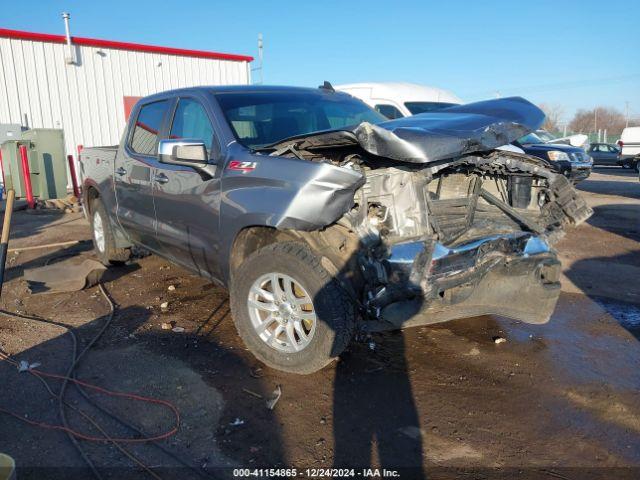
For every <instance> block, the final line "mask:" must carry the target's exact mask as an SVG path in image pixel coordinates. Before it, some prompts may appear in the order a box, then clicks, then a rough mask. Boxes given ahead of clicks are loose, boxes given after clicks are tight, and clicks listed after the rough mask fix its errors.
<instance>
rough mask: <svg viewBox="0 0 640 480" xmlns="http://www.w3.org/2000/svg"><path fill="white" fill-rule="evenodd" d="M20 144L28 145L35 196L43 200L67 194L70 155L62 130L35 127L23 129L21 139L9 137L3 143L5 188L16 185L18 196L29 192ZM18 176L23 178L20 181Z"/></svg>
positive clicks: (23, 195) (62, 196) (20, 196)
mask: <svg viewBox="0 0 640 480" xmlns="http://www.w3.org/2000/svg"><path fill="white" fill-rule="evenodd" d="M20 145H25V146H26V147H27V152H28V157H29V170H30V171H31V188H32V190H33V196H34V197H36V198H39V199H41V200H49V199H52V198H64V197H66V196H67V159H66V156H65V153H64V137H63V134H62V130H58V129H54V128H33V129H31V130H27V131H25V132H22V138H21V139H20V140H9V141H7V142H4V143H3V144H2V159H3V163H4V168H5V182H6V185H5V188H6V189H9V188H11V187H13V188H14V189H15V191H16V196H17V197H19V198H22V197H25V196H26V192H25V190H24V180H23V179H22V162H21V159H20V152H19V147H20ZM5 159H8V161H7V160H5ZM17 178H19V179H20V181H19V182H18V181H16V179H17Z"/></svg>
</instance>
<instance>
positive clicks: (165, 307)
mask: <svg viewBox="0 0 640 480" xmlns="http://www.w3.org/2000/svg"><path fill="white" fill-rule="evenodd" d="M160 310H162V311H163V312H166V311H167V310H169V302H162V303H161V304H160Z"/></svg>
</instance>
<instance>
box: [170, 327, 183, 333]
mask: <svg viewBox="0 0 640 480" xmlns="http://www.w3.org/2000/svg"><path fill="white" fill-rule="evenodd" d="M171 331H172V332H173V333H184V327H173V328H172V329H171Z"/></svg>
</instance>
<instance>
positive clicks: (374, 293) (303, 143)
mask: <svg viewBox="0 0 640 480" xmlns="http://www.w3.org/2000/svg"><path fill="white" fill-rule="evenodd" d="M543 118H544V117H543V114H542V113H541V112H540V111H539V109H537V107H535V106H533V105H532V104H530V103H528V102H526V101H525V100H522V99H501V100H495V101H488V102H480V103H478V104H471V105H466V106H460V107H453V108H451V109H446V110H444V111H442V112H438V113H435V114H424V115H418V116H416V117H410V118H405V119H401V121H395V120H394V121H391V122H385V123H383V124H379V125H368V124H361V125H359V126H358V127H357V128H356V129H354V130H353V131H351V132H330V133H324V134H316V135H311V136H307V137H305V138H299V139H293V140H290V141H287V142H283V144H282V145H279V146H278V149H277V151H276V152H275V153H276V154H277V155H284V156H287V155H292V156H296V157H298V158H304V159H307V160H311V161H321V162H329V163H332V164H333V165H335V166H339V167H341V168H344V169H348V170H352V171H355V172H359V173H360V174H361V175H362V176H363V177H364V179H365V181H364V184H363V185H362V187H360V188H359V189H358V190H357V191H356V193H355V197H354V201H353V206H352V207H351V209H350V210H349V211H347V212H345V213H344V215H343V216H342V218H340V219H339V220H338V221H337V222H336V223H335V224H333V225H330V226H325V227H324V228H323V229H322V230H320V231H319V232H317V233H315V236H316V237H317V238H312V237H314V232H311V233H305V235H304V236H305V238H306V239H307V240H308V241H310V242H312V243H317V244H323V245H324V246H322V247H320V248H319V250H320V251H322V252H323V254H324V255H326V256H327V258H329V259H330V260H331V261H332V262H333V263H334V264H335V265H338V267H339V268H338V270H339V271H337V272H336V275H338V276H341V277H344V278H342V280H344V281H345V282H347V281H348V282H350V283H351V284H356V286H355V287H354V288H353V291H354V294H355V295H357V296H358V297H359V300H360V303H361V305H363V308H364V310H365V311H366V317H367V320H368V321H366V322H365V323H364V329H366V330H368V331H376V330H385V329H394V328H402V327H406V326H413V325H424V324H429V323H436V322H442V321H447V320H453V319H457V318H465V317H472V316H477V315H485V314H496V315H503V316H506V317H510V318H514V319H517V320H521V321H524V322H528V323H544V322H546V321H548V320H549V317H550V316H551V314H552V312H553V310H554V307H555V304H556V301H557V299H558V296H559V292H560V284H559V277H560V263H559V261H558V259H557V255H556V252H555V251H554V249H553V247H552V245H553V244H554V243H555V242H556V241H557V240H558V239H559V238H560V237H561V236H562V234H563V231H564V229H565V228H566V227H567V226H568V225H577V224H579V223H581V222H583V221H584V220H586V219H587V218H588V217H589V216H590V215H591V213H592V212H591V210H590V209H589V207H588V206H587V205H586V204H585V202H584V201H583V200H582V199H581V198H580V197H579V195H578V194H577V192H576V191H575V190H574V188H573V186H572V185H571V184H570V183H569V182H568V181H567V179H566V178H564V177H563V176H562V175H557V174H554V173H553V172H551V171H550V170H549V169H548V168H547V167H546V166H545V165H544V164H543V163H542V162H541V161H540V160H539V159H536V158H534V157H530V156H527V155H523V154H518V153H513V152H507V151H500V150H494V149H495V148H496V147H498V146H501V145H504V144H506V143H509V142H511V141H513V140H515V139H516V138H518V137H519V136H521V135H523V134H525V133H527V132H528V131H531V130H534V129H535V128H537V127H538V125H539V123H541V121H542V119H543ZM348 265H352V267H353V269H355V272H352V271H349V267H348ZM347 271H348V274H347V273H346V272H347Z"/></svg>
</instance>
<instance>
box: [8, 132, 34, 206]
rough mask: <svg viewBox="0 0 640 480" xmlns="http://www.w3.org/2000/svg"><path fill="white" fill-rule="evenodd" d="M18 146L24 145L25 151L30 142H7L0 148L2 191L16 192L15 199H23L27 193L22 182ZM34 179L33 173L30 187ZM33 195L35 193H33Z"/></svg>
mask: <svg viewBox="0 0 640 480" xmlns="http://www.w3.org/2000/svg"><path fill="white" fill-rule="evenodd" d="M20 145H25V146H26V147H27V150H29V149H30V148H31V142H25V141H22V140H7V141H6V142H4V143H3V144H2V147H0V151H1V152H2V168H3V170H4V189H5V191H6V190H11V189H12V188H13V189H14V190H15V191H16V197H17V198H24V197H26V196H27V192H26V191H25V188H24V180H23V179H22V162H21V160H20V151H19V147H20ZM34 182H35V178H34V176H33V172H32V174H31V185H32V188H33V184H34ZM33 194H34V195H35V191H34V192H33Z"/></svg>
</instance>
